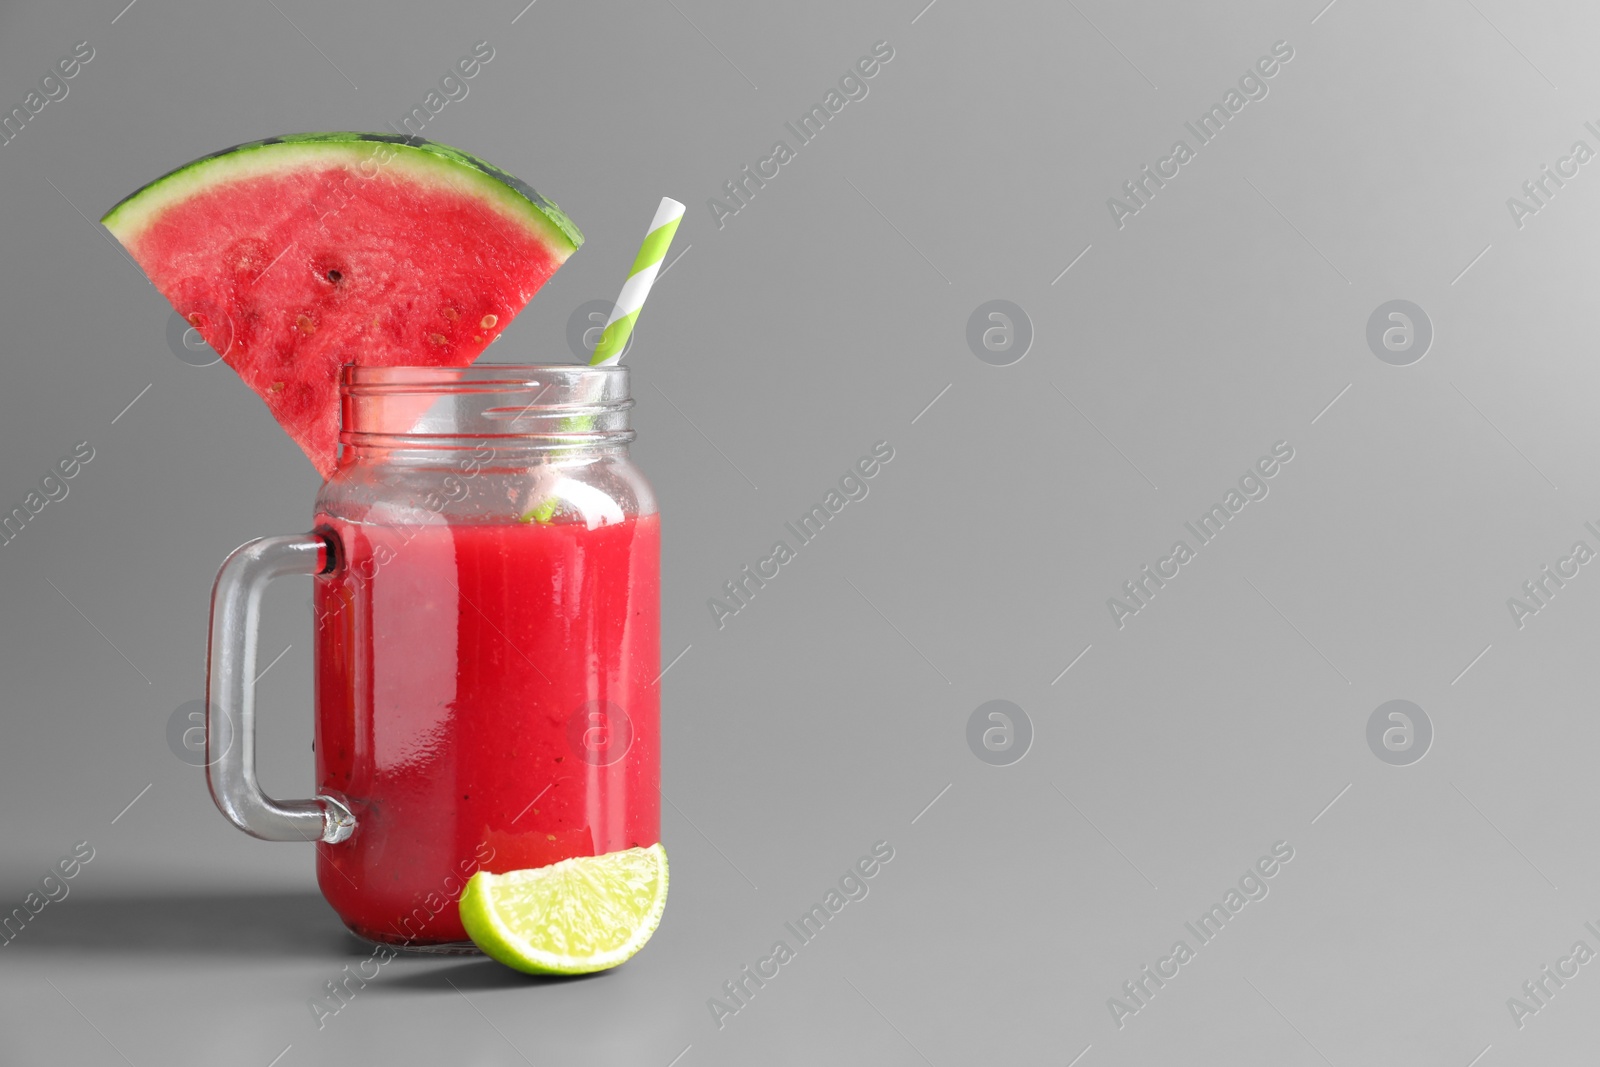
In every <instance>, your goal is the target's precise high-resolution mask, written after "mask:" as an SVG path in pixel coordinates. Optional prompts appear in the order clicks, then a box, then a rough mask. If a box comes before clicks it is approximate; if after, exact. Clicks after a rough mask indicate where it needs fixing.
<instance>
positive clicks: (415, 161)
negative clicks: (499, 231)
mask: <svg viewBox="0 0 1600 1067" xmlns="http://www.w3.org/2000/svg"><path fill="white" fill-rule="evenodd" d="M378 145H388V146H391V148H390V151H392V152H393V156H392V158H390V159H388V160H386V161H383V162H381V163H380V164H378V165H377V166H378V168H380V169H381V168H385V167H399V168H402V169H403V170H404V171H405V173H406V174H407V175H408V177H412V178H422V179H426V178H430V177H431V178H433V179H435V180H438V181H441V182H443V183H446V184H448V185H450V186H452V187H454V188H456V189H458V191H461V192H470V193H472V194H474V195H476V196H478V197H479V198H480V199H481V200H483V201H485V202H487V203H490V204H493V205H494V206H495V207H497V208H498V209H499V210H501V211H503V212H505V213H506V214H507V215H508V216H510V217H511V218H512V219H513V220H514V221H517V222H520V223H522V224H523V225H525V226H530V227H531V228H533V229H534V230H536V231H537V232H539V234H540V237H541V239H542V240H543V241H545V242H546V243H547V244H548V245H549V246H550V248H551V251H552V252H553V253H555V252H557V251H558V250H559V253H560V254H559V255H558V257H557V258H558V259H565V258H566V257H567V256H569V255H571V254H572V253H573V252H575V251H576V250H577V249H578V246H579V245H581V244H583V234H582V233H581V232H580V231H579V230H578V227H577V226H576V225H575V224H574V223H573V221H572V220H571V219H570V218H568V217H567V215H566V213H565V212H564V211H562V210H561V209H560V208H559V207H557V206H556V204H555V203H554V202H553V201H551V200H548V199H546V198H545V197H543V196H540V195H539V193H538V192H537V191H536V190H534V189H533V188H532V187H531V186H529V185H528V184H527V183H526V182H524V181H522V180H521V179H519V178H517V177H515V176H513V175H511V174H507V173H506V172H505V171H503V170H501V169H500V168H498V167H496V166H493V165H492V164H489V163H485V162H484V161H483V160H481V159H479V158H477V157H476V156H473V155H470V154H468V153H466V152H463V151H461V150H460V149H457V148H451V147H450V146H449V145H443V144H439V143H438V142H437V141H428V140H424V139H423V138H420V137H405V136H401V135H399V134H389V133H354V132H348V131H336V132H331V133H295V134H285V135H283V136H281V137H267V138H264V139H262V140H259V141H248V142H246V143H244V144H240V145H235V146H234V147H232V148H225V149H223V150H222V151H220V152H214V153H212V154H210V155H207V156H202V157H200V158H199V159H196V160H194V161H193V162H190V163H186V164H184V165H183V166H181V167H179V168H177V169H176V170H172V171H169V172H168V173H166V174H163V175H162V176H161V177H159V178H157V179H156V180H155V181H153V182H150V183H148V184H147V185H144V186H142V187H141V188H139V189H137V190H135V191H134V192H133V193H131V194H129V195H128V196H125V197H123V198H122V199H121V200H119V201H118V202H117V203H116V205H115V206H113V207H112V208H111V210H110V211H107V212H106V213H105V215H104V216H103V217H102V218H101V219H100V221H101V222H102V223H103V224H104V225H105V227H106V228H107V229H108V230H110V231H111V232H112V234H114V235H115V236H116V237H117V239H118V240H120V241H122V242H123V243H124V244H127V243H128V242H130V241H132V240H135V239H137V237H138V235H139V234H140V233H142V232H143V231H144V230H145V228H146V227H147V226H149V225H150V224H151V222H153V221H154V220H156V219H158V218H160V217H161V214H162V213H163V211H165V210H166V209H167V208H168V207H170V206H171V205H173V204H175V203H177V202H179V201H182V200H184V199H187V198H188V197H190V196H193V195H194V194H195V193H197V192H199V191H200V190H202V189H204V188H207V187H209V186H213V185H220V184H225V183H228V182H232V181H239V180H244V179H247V178H250V177H252V176H254V175H257V174H263V175H264V174H272V173H274V172H277V171H279V170H282V169H285V168H292V167H295V166H298V165H300V164H302V163H305V162H310V161H312V160H323V161H331V160H333V159H335V158H338V157H339V156H341V155H342V156H344V157H345V159H346V161H347V162H349V163H351V164H354V165H356V166H360V165H361V164H363V163H366V162H368V161H371V160H374V159H376V158H378V156H379V153H380V152H381V151H383V150H382V149H379V148H378V147H377V146H378ZM376 172H377V171H376V170H374V171H373V173H376ZM461 182H469V183H471V184H472V188H471V189H470V190H468V189H461V187H460V183H461Z"/></svg>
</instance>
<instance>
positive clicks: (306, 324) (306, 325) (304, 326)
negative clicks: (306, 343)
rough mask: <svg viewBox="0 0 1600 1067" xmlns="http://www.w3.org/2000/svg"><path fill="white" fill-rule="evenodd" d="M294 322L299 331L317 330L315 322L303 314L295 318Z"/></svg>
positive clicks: (314, 331)
mask: <svg viewBox="0 0 1600 1067" xmlns="http://www.w3.org/2000/svg"><path fill="white" fill-rule="evenodd" d="M294 324H295V325H296V326H298V327H299V328H300V332H301V333H305V334H312V333H316V332H317V324H316V323H314V322H312V321H311V320H310V319H309V318H307V317H306V316H304V315H301V316H300V317H299V318H297V319H295V320H294Z"/></svg>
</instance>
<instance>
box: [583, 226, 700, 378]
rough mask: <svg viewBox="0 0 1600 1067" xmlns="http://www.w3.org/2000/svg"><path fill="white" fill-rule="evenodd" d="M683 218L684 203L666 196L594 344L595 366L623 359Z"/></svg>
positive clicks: (591, 360) (610, 363)
mask: <svg viewBox="0 0 1600 1067" xmlns="http://www.w3.org/2000/svg"><path fill="white" fill-rule="evenodd" d="M682 220H683V205H682V204H680V203H678V202H677V201H676V200H674V199H672V198H671V197H662V198H661V206H660V207H658V208H656V217H655V219H654V221H652V222H651V223H650V232H649V233H647V234H646V235H645V238H644V244H643V245H641V246H640V247H639V254H638V255H637V256H635V257H634V259H633V269H632V270H631V271H629V272H628V280H627V281H625V282H623V283H622V292H621V293H619V294H618V295H617V303H616V306H615V307H613V308H612V309H611V318H610V319H609V320H608V321H607V322H606V328H605V330H603V331H602V332H601V334H600V343H599V344H597V345H595V346H594V355H593V356H592V357H591V358H590V360H589V365H590V366H591V367H611V366H615V365H616V364H617V363H619V362H621V360H622V350H623V349H624V348H626V347H627V344H628V337H629V336H630V335H631V334H632V333H633V324H634V323H635V322H637V321H638V320H639V309H640V308H642V307H643V306H644V299H645V297H647V296H649V295H650V287H651V286H652V285H654V284H655V281H656V274H657V273H658V272H659V271H660V270H661V261H662V260H663V259H665V258H666V257H667V248H668V247H669V246H671V244H672V235H673V234H675V233H677V232H678V223H679V222H681V221H682Z"/></svg>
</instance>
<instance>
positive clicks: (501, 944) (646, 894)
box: [461, 844, 667, 974]
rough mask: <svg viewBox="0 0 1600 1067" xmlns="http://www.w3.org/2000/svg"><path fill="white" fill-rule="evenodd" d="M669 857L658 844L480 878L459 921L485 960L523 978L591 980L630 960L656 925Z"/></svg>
mask: <svg viewBox="0 0 1600 1067" xmlns="http://www.w3.org/2000/svg"><path fill="white" fill-rule="evenodd" d="M666 904H667V853H666V850H665V849H663V848H662V847H661V845H659V844H655V845H651V846H650V847H649V848H630V849H624V850H623V851H620V852H608V853H606V854H604V855H600V856H578V857H575V858H573V859H567V860H562V861H560V862H559V863H553V864H551V865H550V866H548V867H533V868H529V869H526V870H520V871H507V872H505V873H503V874H491V873H490V872H488V871H479V872H478V873H476V874H474V875H473V876H472V878H471V880H470V881H468V882H467V888H466V889H465V890H464V891H463V892H462V894H461V922H462V925H464V926H465V927H466V929H467V934H468V936H470V937H471V938H472V941H473V943H474V944H476V945H477V946H478V947H479V948H480V949H482V950H483V951H484V953H485V954H486V955H488V956H490V957H492V958H493V959H496V960H499V961H500V962H501V963H503V964H505V965H506V966H507V967H512V968H515V969H516V970H519V971H523V972H525V973H527V974H590V973H592V972H594V971H604V970H608V969H610V968H612V967H615V966H617V965H618V964H620V963H622V962H624V961H625V960H627V959H629V958H630V957H632V956H633V955H634V954H635V953H636V952H638V951H639V950H640V949H641V948H643V947H644V945H645V942H647V941H649V940H650V936H651V935H652V934H653V933H655V930H656V926H657V925H658V924H659V923H660V922H661V913H662V911H663V910H664V909H665V908H666Z"/></svg>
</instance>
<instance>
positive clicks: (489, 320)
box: [478, 315, 500, 330]
mask: <svg viewBox="0 0 1600 1067" xmlns="http://www.w3.org/2000/svg"><path fill="white" fill-rule="evenodd" d="M499 321H500V316H498V315H485V316H484V317H483V321H482V322H480V323H478V325H479V326H482V327H483V328H484V329H485V330H487V329H490V328H491V327H493V326H494V324H495V323H497V322H499Z"/></svg>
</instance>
